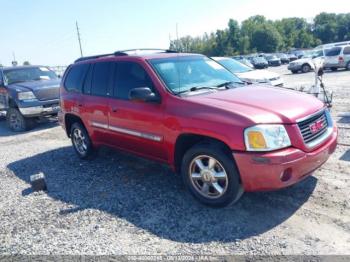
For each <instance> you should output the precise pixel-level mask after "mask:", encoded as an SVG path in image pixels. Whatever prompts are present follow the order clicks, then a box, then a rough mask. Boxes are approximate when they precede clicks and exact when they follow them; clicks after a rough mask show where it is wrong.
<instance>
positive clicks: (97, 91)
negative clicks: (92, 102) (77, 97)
mask: <svg viewBox="0 0 350 262" xmlns="http://www.w3.org/2000/svg"><path fill="white" fill-rule="evenodd" d="M111 67H112V63H110V62H101V63H96V64H95V65H94V70H93V75H92V83H91V94H92V95H97V96H107V95H108V93H109V84H110V80H111Z"/></svg>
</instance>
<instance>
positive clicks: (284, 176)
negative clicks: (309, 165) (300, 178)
mask: <svg viewBox="0 0 350 262" xmlns="http://www.w3.org/2000/svg"><path fill="white" fill-rule="evenodd" d="M292 173H293V172H292V169H291V168H287V169H286V170H284V172H283V173H282V174H281V176H280V179H281V181H282V182H287V181H288V180H289V179H291V178H292Z"/></svg>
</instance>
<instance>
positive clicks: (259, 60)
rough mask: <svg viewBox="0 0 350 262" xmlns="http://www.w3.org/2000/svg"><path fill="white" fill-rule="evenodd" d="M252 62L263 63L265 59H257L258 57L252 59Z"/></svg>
mask: <svg viewBox="0 0 350 262" xmlns="http://www.w3.org/2000/svg"><path fill="white" fill-rule="evenodd" d="M253 60H254V61H255V62H265V59H264V58H262V57H259V56H257V57H254V58H253Z"/></svg>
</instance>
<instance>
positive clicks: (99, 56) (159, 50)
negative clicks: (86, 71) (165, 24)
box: [74, 48, 178, 63]
mask: <svg viewBox="0 0 350 262" xmlns="http://www.w3.org/2000/svg"><path fill="white" fill-rule="evenodd" d="M139 51H154V52H157V53H178V51H175V50H169V49H160V48H139V49H128V50H121V51H116V52H114V53H111V54H102V55H93V56H83V57H80V58H78V59H77V60H75V61H74V63H78V62H82V61H86V60H91V59H97V58H101V57H105V56H113V55H114V56H128V55H132V54H129V53H136V54H137V52H139Z"/></svg>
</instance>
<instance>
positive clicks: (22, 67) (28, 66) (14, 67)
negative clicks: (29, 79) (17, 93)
mask: <svg viewBox="0 0 350 262" xmlns="http://www.w3.org/2000/svg"><path fill="white" fill-rule="evenodd" d="M35 67H48V66H43V65H27V66H8V67H2V68H1V69H2V70H14V69H15V70H16V69H18V70H20V69H25V68H35Z"/></svg>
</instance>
